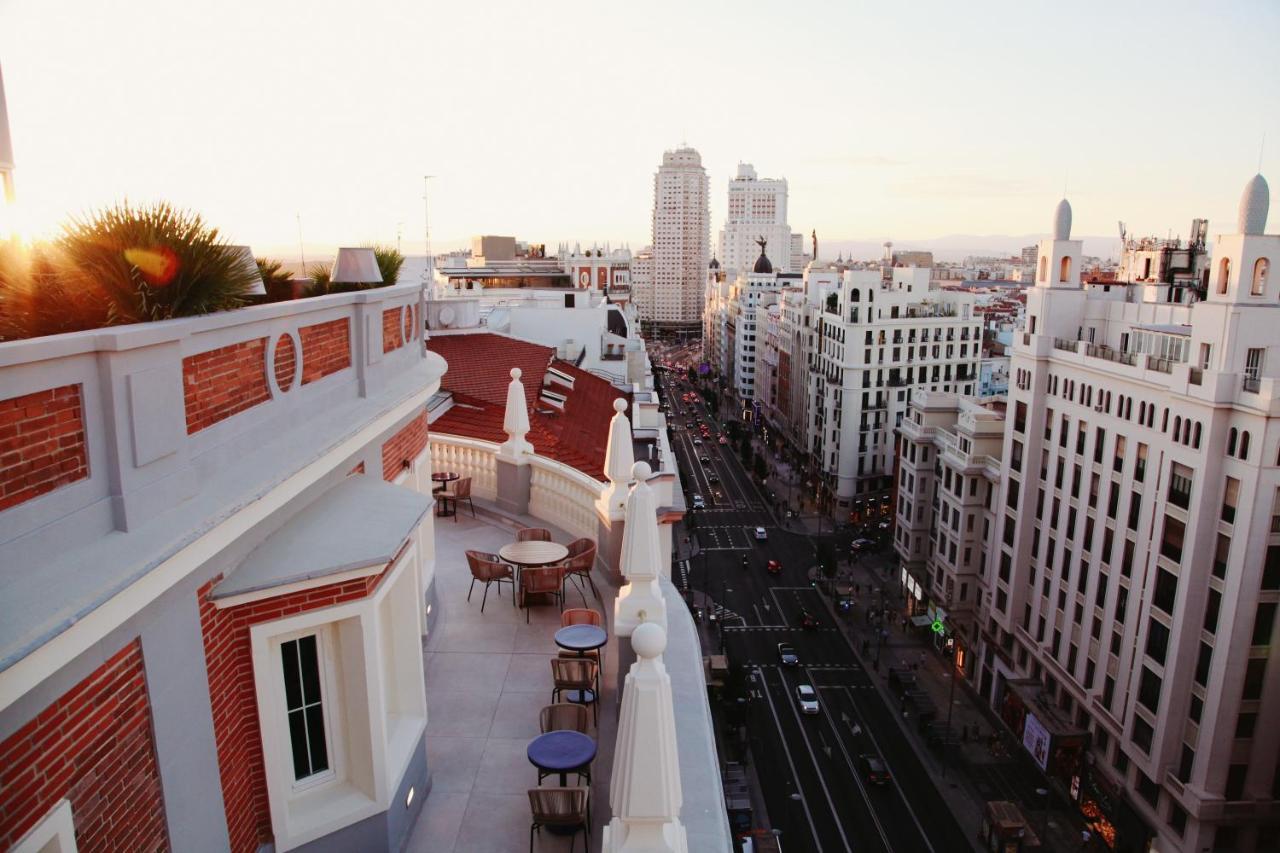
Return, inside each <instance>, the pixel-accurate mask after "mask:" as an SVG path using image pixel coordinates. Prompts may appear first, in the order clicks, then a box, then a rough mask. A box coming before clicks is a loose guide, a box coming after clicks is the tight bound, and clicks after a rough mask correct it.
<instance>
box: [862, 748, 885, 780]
mask: <svg viewBox="0 0 1280 853" xmlns="http://www.w3.org/2000/svg"><path fill="white" fill-rule="evenodd" d="M860 764H861V765H862V775H863V777H864V778H865V779H866V780H867V781H868V782H870V783H871V784H872V785H888V784H889V768H888V767H885V766H884V762H883V761H881V760H880V759H879V758H878V757H876V756H874V755H863V756H862V759H861V761H860Z"/></svg>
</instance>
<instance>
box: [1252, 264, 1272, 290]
mask: <svg viewBox="0 0 1280 853" xmlns="http://www.w3.org/2000/svg"><path fill="white" fill-rule="evenodd" d="M1270 269H1271V262H1270V261H1268V260H1267V259H1266V258H1258V262H1257V263H1255V264H1254V265H1253V284H1252V285H1250V287H1249V295H1250V296H1261V295H1262V294H1263V293H1265V292H1266V290H1267V273H1268V272H1269V271H1270Z"/></svg>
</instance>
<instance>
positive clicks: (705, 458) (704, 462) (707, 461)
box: [698, 456, 711, 465]
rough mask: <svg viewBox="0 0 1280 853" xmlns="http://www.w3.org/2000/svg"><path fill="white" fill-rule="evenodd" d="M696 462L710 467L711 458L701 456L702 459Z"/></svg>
mask: <svg viewBox="0 0 1280 853" xmlns="http://www.w3.org/2000/svg"><path fill="white" fill-rule="evenodd" d="M698 461H699V462H701V463H702V464H703V465H710V464H711V457H710V456H703V457H701V458H700V459H698Z"/></svg>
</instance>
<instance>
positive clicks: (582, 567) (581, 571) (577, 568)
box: [560, 538, 600, 604]
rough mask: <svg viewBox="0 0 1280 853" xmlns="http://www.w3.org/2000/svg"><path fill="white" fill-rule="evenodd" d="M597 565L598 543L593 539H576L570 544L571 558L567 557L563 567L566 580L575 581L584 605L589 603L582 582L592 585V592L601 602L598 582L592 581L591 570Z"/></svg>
mask: <svg viewBox="0 0 1280 853" xmlns="http://www.w3.org/2000/svg"><path fill="white" fill-rule="evenodd" d="M595 564H596V543H595V540H592V539H586V538H583V539H575V540H573V541H572V542H570V543H569V556H567V557H566V558H565V560H564V562H563V563H561V564H560V565H561V567H562V568H564V577H565V580H570V579H573V580H574V582H575V583H576V584H577V585H578V592H579V593H581V594H582V603H583V604H586V603H587V591H586V587H585V586H583V584H582V580H583V579H585V580H586V582H587V583H589V584H591V592H592V594H593V595H595V597H596V601H599V600H600V591H599V590H598V589H596V582H595V581H594V580H592V579H591V568H592V566H594V565H595Z"/></svg>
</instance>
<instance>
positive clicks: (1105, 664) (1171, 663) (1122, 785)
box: [900, 175, 1280, 853]
mask: <svg viewBox="0 0 1280 853" xmlns="http://www.w3.org/2000/svg"><path fill="white" fill-rule="evenodd" d="M1268 206H1269V193H1268V188H1267V185H1266V182H1265V181H1264V180H1263V178H1262V177H1261V176H1260V175H1259V176H1256V177H1255V178H1253V179H1252V180H1251V181H1250V182H1249V184H1248V185H1247V187H1246V188H1245V192H1244V195H1243V197H1242V199H1241V202H1240V211H1239V219H1238V222H1237V227H1236V229H1235V233H1230V234H1222V235H1219V236H1218V237H1217V239H1216V240H1215V241H1214V244H1213V247H1214V255H1215V257H1214V258H1213V259H1212V262H1211V263H1210V264H1209V265H1208V267H1207V269H1208V270H1209V280H1208V281H1207V282H1204V285H1205V292H1204V298H1203V300H1202V301H1197V300H1196V299H1195V294H1194V292H1193V289H1194V285H1192V284H1191V282H1190V281H1188V282H1187V283H1185V284H1184V283H1182V282H1174V281H1172V280H1170V277H1169V276H1161V275H1158V274H1157V275H1154V276H1147V275H1144V276H1143V277H1142V278H1143V279H1144V280H1143V281H1141V282H1137V281H1135V282H1132V283H1127V282H1115V281H1111V282H1098V283H1089V284H1082V283H1081V281H1080V270H1081V261H1082V258H1081V254H1082V253H1081V247H1082V243H1081V241H1079V240H1073V239H1071V234H1070V231H1071V208H1070V205H1069V204H1068V203H1067V202H1066V201H1065V200H1063V201H1062V202H1061V203H1060V204H1059V206H1058V209H1057V211H1056V213H1055V217H1054V228H1053V236H1052V237H1051V238H1050V239H1047V240H1044V241H1042V242H1041V243H1040V244H1039V247H1038V251H1037V260H1036V274H1035V283H1034V287H1032V288H1031V291H1030V293H1029V295H1028V300H1027V309H1026V314H1027V323H1026V328H1025V330H1024V331H1023V332H1022V333H1020V334H1015V336H1014V345H1013V347H1012V361H1011V366H1010V388H1009V396H1008V410H1007V414H1008V418H1007V421H1006V423H1005V431H1004V437H1003V446H1002V447H1001V449H1000V452H999V457H1000V459H1001V460H1002V463H1001V473H1002V477H1001V479H1000V484H999V489H998V490H997V491H996V493H995V494H994V495H993V501H992V510H991V512H992V515H993V517H992V524H991V530H990V538H989V539H988V540H987V541H988V549H989V554H988V557H987V567H986V584H987V589H986V591H985V593H984V599H983V603H982V616H981V619H980V622H981V627H982V632H983V635H984V636H983V637H982V639H981V641H980V646H981V649H980V665H979V666H978V668H977V671H976V672H975V673H973V675H972V677H973V678H974V679H975V682H976V684H977V685H978V689H979V690H980V691H982V693H983V694H984V695H986V696H987V697H988V698H989V699H990V701H992V703H993V704H994V705H995V707H996V708H997V709H999V711H1000V713H1001V714H1002V716H1003V717H1004V719H1005V720H1006V722H1007V723H1008V724H1009V725H1010V726H1011V727H1012V728H1014V730H1015V731H1016V732H1017V733H1018V734H1019V735H1020V736H1021V737H1022V739H1023V742H1024V744H1025V745H1026V746H1027V748H1028V750H1029V751H1031V752H1032V754H1033V756H1035V758H1036V761H1037V763H1038V764H1039V765H1040V766H1041V767H1042V768H1043V769H1044V770H1045V771H1046V773H1047V774H1048V775H1049V777H1050V779H1052V780H1055V782H1056V783H1058V784H1060V785H1061V786H1062V789H1063V790H1064V791H1065V792H1066V793H1067V794H1068V795H1069V796H1071V797H1072V798H1073V799H1075V800H1076V801H1077V802H1078V803H1079V805H1080V807H1081V810H1082V812H1084V814H1085V815H1086V816H1087V817H1088V818H1089V819H1090V821H1091V823H1092V824H1093V826H1094V827H1095V829H1096V830H1097V831H1098V832H1099V833H1100V834H1101V835H1102V836H1103V837H1104V838H1107V839H1108V840H1109V841H1111V842H1112V843H1113V844H1114V845H1115V847H1116V849H1119V850H1131V849H1132V850H1139V849H1142V850H1145V849H1148V848H1147V846H1146V845H1147V843H1148V840H1149V839H1154V845H1155V847H1154V848H1153V849H1160V850H1190V851H1201V850H1223V851H1243V853H1248V851H1255V850H1263V849H1274V830H1275V828H1276V826H1277V821H1278V820H1280V802H1278V801H1277V800H1278V798H1280V772H1278V768H1277V755H1278V754H1280V729H1278V728H1277V727H1276V726H1274V725H1267V724H1266V722H1265V721H1268V720H1270V721H1274V720H1276V719H1280V666H1278V665H1277V663H1276V660H1275V658H1276V654H1275V653H1274V647H1275V644H1274V640H1275V623H1276V613H1277V609H1280V468H1278V467H1277V466H1278V465H1280V352H1277V343H1278V342H1280V337H1277V334H1276V328H1277V327H1278V324H1280V284H1277V281H1276V277H1275V276H1273V275H1271V274H1270V267H1271V264H1272V262H1273V261H1274V260H1275V259H1276V258H1277V257H1280V236H1276V235H1266V234H1264V230H1265V225H1266V216H1267V210H1268ZM1147 279H1154V280H1147ZM1171 288H1179V292H1177V293H1176V294H1173V293H1171V292H1170V289H1171ZM921 402H922V405H921V408H920V409H919V410H918V411H919V413H920V415H921V417H922V418H923V419H924V422H922V423H919V424H918V425H915V426H913V425H910V424H908V425H906V426H904V429H903V434H904V437H907V436H913V435H915V434H918V433H922V432H923V431H924V429H925V428H926V427H927V426H928V419H929V418H930V417H931V416H932V412H931V410H930V408H929V407H928V406H926V405H924V401H921ZM912 418H913V420H914V419H915V415H914V414H913V416H912ZM960 435H961V433H960V432H959V431H957V433H956V437H957V440H959V437H960ZM915 443H916V442H914V441H909V442H907V444H908V448H909V447H910V446H911V445H912V444H915ZM920 446H921V447H922V448H924V447H925V445H924V444H923V443H921V444H920ZM908 452H909V453H910V450H909V449H908ZM916 452H917V453H920V452H922V451H921V450H917V451H916ZM934 452H936V444H935V449H934ZM943 455H944V456H945V453H944V454H943ZM919 467H920V465H919V464H917V465H915V466H912V465H911V464H910V463H908V464H906V465H904V472H906V473H910V474H911V475H912V476H917V477H919V476H922V475H921V474H920V472H919V471H918V470H917V469H918V468H919ZM938 470H939V469H938V468H937V467H935V469H934V476H935V477H936V476H937V474H938ZM942 470H943V472H944V473H943V476H944V478H945V476H946V473H945V472H946V471H949V470H951V466H950V465H945V464H944V465H943V466H942ZM954 476H955V474H954V472H952V477H953V478H954ZM966 482H967V480H966ZM963 488H964V490H965V492H966V494H967V490H968V487H967V485H966V486H964V487H963ZM946 491H947V490H946V487H945V480H944V486H943V488H942V489H941V490H940V492H942V493H943V494H945V493H946ZM920 497H921V494H920V492H919V489H916V490H915V491H914V492H912V493H911V495H910V497H909V498H908V499H909V500H911V501H913V502H918V501H919V500H920ZM948 503H951V501H949V500H948ZM952 511H953V510H952V509H948V510H946V512H948V513H950V512H952ZM961 511H962V512H968V509H966V508H964V507H961ZM926 514H927V511H926ZM904 517H905V514H903V515H900V518H904ZM946 517H948V518H950V517H953V516H951V515H948V516H946ZM961 518H962V524H963V525H964V526H965V527H967V522H965V521H963V519H964V518H965V516H964V515H962V516H961ZM910 523H912V524H914V523H915V521H914V518H913V519H912V521H911V522H910ZM947 526H949V524H947ZM904 533H905V535H908V536H911V537H912V538H915V537H919V536H920V535H921V533H922V531H921V530H920V529H919V528H918V527H907V529H906V530H905V531H904ZM900 535H903V534H900ZM949 551H950V547H949V546H948V553H949ZM925 565H926V566H928V565H929V563H928V557H926V563H925ZM1268 839H1270V840H1268Z"/></svg>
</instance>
